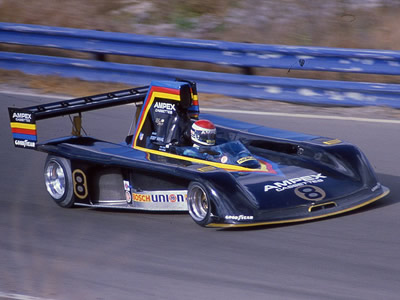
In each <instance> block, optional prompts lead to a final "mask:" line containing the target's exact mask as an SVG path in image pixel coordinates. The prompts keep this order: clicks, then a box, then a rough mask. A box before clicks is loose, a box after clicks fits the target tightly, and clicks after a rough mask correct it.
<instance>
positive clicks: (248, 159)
mask: <svg viewBox="0 0 400 300" xmlns="http://www.w3.org/2000/svg"><path fill="white" fill-rule="evenodd" d="M250 160H256V159H255V158H254V157H253V156H246V157H242V158H240V159H238V160H237V163H238V164H239V165H241V164H243V163H245V162H247V161H250Z"/></svg>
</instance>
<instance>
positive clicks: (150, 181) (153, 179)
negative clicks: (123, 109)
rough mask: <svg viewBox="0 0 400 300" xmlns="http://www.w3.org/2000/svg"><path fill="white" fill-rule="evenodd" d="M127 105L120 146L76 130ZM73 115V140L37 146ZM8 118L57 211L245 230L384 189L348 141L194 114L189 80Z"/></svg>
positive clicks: (358, 203)
mask: <svg viewBox="0 0 400 300" xmlns="http://www.w3.org/2000/svg"><path fill="white" fill-rule="evenodd" d="M129 103H133V104H135V105H136V106H137V113H136V115H135V116H134V118H135V124H136V129H135V131H134V132H133V134H132V135H129V136H127V138H126V140H125V142H123V143H121V144H116V143H112V142H107V141H104V140H99V139H96V138H93V137H89V136H82V134H81V114H82V112H85V111H89V110H95V109H100V108H105V107H112V106H117V105H122V104H129ZM71 114H78V115H77V116H75V117H74V121H73V134H72V135H71V136H67V137H62V138H57V139H52V140H48V141H45V142H42V143H39V142H38V139H37V130H36V122H37V121H39V120H42V119H47V118H53V117H58V116H63V115H71ZM9 116H10V121H11V129H12V135H13V138H14V145H15V146H16V147H21V148H27V149H36V150H39V151H43V152H46V153H48V156H47V159H46V163H45V167H44V179H45V184H46V187H47V191H48V192H49V194H50V196H51V197H52V198H53V200H54V201H55V202H56V203H57V204H58V205H60V206H62V207H72V206H74V205H77V206H88V207H101V208H119V209H120V208H125V209H134V210H145V211H189V213H190V215H191V217H192V218H193V220H194V221H195V222H196V223H197V224H199V225H201V226H207V227H245V226H255V225H267V224H280V223H289V222H298V221H306V220H313V219H318V218H322V217H327V216H332V215H336V214H339V213H344V212H347V211H351V210H353V209H356V208H359V207H362V206H364V205H367V204H369V203H371V202H374V201H376V200H378V199H380V198H382V197H384V196H385V195H387V194H388V193H389V190H388V189H387V188H386V187H384V186H383V185H381V183H379V182H378V181H377V178H376V176H375V174H374V171H373V170H372V168H371V166H370V164H369V162H368V161H367V159H366V157H365V156H364V155H363V154H362V152H361V151H360V150H359V149H357V148H356V147H355V146H353V145H351V144H349V143H345V142H342V141H340V140H338V139H330V138H325V137H321V136H314V135H308V134H303V133H296V132H289V131H284V130H279V129H273V128H267V127H263V126H259V125H254V124H249V123H245V122H240V121H236V120H231V119H227V118H223V117H220V116H214V115H208V114H201V115H200V110H199V102H198V98H197V90H196V84H195V83H193V82H189V81H183V80H177V81H154V82H152V83H151V85H150V86H146V87H140V88H133V89H129V90H123V91H117V92H112V93H107V94H101V95H95V96H89V97H83V98H77V99H72V100H65V101H60V102H53V103H48V104H41V105H37V106H31V107H25V108H15V107H10V108H9ZM198 120H207V122H208V124H210V123H211V124H212V125H210V126H215V127H210V129H207V130H209V131H208V133H210V132H211V133H215V132H216V135H215V134H214V136H213V137H212V136H203V137H205V140H204V141H209V140H212V142H213V143H211V144H210V145H207V143H205V144H203V145H202V146H200V147H195V146H196V145H194V144H193V141H192V140H191V137H193V134H194V135H197V138H199V139H200V138H201V137H202V134H203V133H201V132H200V133H199V132H196V130H194V129H193V126H194V125H193V123H197V122H199V121H198ZM203 123H204V122H203ZM200 125H201V124H200ZM206 133H207V132H206ZM207 139H209V140H207Z"/></svg>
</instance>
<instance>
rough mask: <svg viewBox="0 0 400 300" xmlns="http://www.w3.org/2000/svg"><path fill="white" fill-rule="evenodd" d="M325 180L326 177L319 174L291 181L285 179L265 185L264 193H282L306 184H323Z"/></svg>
mask: <svg viewBox="0 0 400 300" xmlns="http://www.w3.org/2000/svg"><path fill="white" fill-rule="evenodd" d="M325 178H327V177H326V176H324V175H322V174H321V173H319V174H312V175H306V176H301V177H296V178H292V179H286V180H283V181H280V182H274V183H272V184H267V185H265V186H264V192H268V191H270V190H275V191H276V192H282V191H284V190H288V189H293V188H297V187H299V186H303V185H307V184H315V183H321V182H324V179H325Z"/></svg>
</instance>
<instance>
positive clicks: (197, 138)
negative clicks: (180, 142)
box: [177, 119, 223, 162]
mask: <svg viewBox="0 0 400 300" xmlns="http://www.w3.org/2000/svg"><path fill="white" fill-rule="evenodd" d="M216 134H217V129H216V128H215V125H214V124H213V123H212V122H211V121H209V120H205V119H202V120H197V121H196V122H194V123H193V124H192V127H191V129H190V138H191V141H192V143H193V145H192V147H190V146H189V147H179V149H177V150H178V151H177V152H179V153H178V154H181V155H185V156H190V157H194V158H200V159H206V160H210V161H216V162H221V157H223V155H222V153H221V152H220V151H218V147H214V146H215V138H216Z"/></svg>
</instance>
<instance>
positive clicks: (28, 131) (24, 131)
mask: <svg viewBox="0 0 400 300" xmlns="http://www.w3.org/2000/svg"><path fill="white" fill-rule="evenodd" d="M11 132H12V133H21V134H29V135H36V130H32V129H23V128H11Z"/></svg>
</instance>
